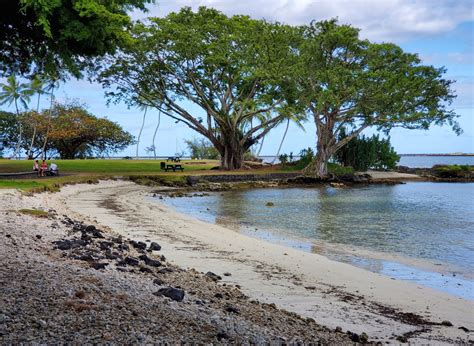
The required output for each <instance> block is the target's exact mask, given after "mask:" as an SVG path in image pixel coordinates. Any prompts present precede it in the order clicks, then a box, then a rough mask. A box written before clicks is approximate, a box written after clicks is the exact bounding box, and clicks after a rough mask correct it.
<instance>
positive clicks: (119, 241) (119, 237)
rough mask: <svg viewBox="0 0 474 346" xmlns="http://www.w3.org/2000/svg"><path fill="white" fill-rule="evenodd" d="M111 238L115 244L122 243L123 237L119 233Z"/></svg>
mask: <svg viewBox="0 0 474 346" xmlns="http://www.w3.org/2000/svg"><path fill="white" fill-rule="evenodd" d="M111 240H112V241H113V242H114V243H116V244H122V243H123V239H122V236H121V235H119V236H118V237H114V238H112V239H111Z"/></svg>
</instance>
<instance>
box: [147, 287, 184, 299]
mask: <svg viewBox="0 0 474 346" xmlns="http://www.w3.org/2000/svg"><path fill="white" fill-rule="evenodd" d="M153 294H154V295H156V296H165V297H168V298H171V299H172V300H174V301H177V302H180V301H182V300H183V299H184V291H183V290H182V289H180V288H174V287H165V288H160V289H159V290H158V291H157V292H155V293H153Z"/></svg>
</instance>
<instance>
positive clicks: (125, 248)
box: [117, 244, 130, 251]
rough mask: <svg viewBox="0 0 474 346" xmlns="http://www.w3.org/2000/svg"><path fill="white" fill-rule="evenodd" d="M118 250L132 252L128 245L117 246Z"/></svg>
mask: <svg viewBox="0 0 474 346" xmlns="http://www.w3.org/2000/svg"><path fill="white" fill-rule="evenodd" d="M117 249H119V250H120V251H128V250H130V248H129V247H128V245H126V244H120V245H119V246H117Z"/></svg>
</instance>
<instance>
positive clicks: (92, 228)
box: [81, 225, 104, 239]
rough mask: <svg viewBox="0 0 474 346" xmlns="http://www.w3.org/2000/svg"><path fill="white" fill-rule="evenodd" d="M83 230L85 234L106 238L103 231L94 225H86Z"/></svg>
mask: <svg viewBox="0 0 474 346" xmlns="http://www.w3.org/2000/svg"><path fill="white" fill-rule="evenodd" d="M81 231H82V232H83V234H87V235H90V236H92V238H101V239H103V238H104V236H103V235H102V233H101V232H100V231H99V230H98V229H97V228H95V226H94V225H89V226H86V227H85V228H83V229H82V230H81Z"/></svg>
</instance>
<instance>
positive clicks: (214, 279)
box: [205, 272, 222, 281]
mask: <svg viewBox="0 0 474 346" xmlns="http://www.w3.org/2000/svg"><path fill="white" fill-rule="evenodd" d="M205 276H206V277H208V278H210V279H211V280H213V281H219V280H222V278H221V277H220V276H219V275H217V274H214V273H213V272H207V273H206V274H205Z"/></svg>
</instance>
